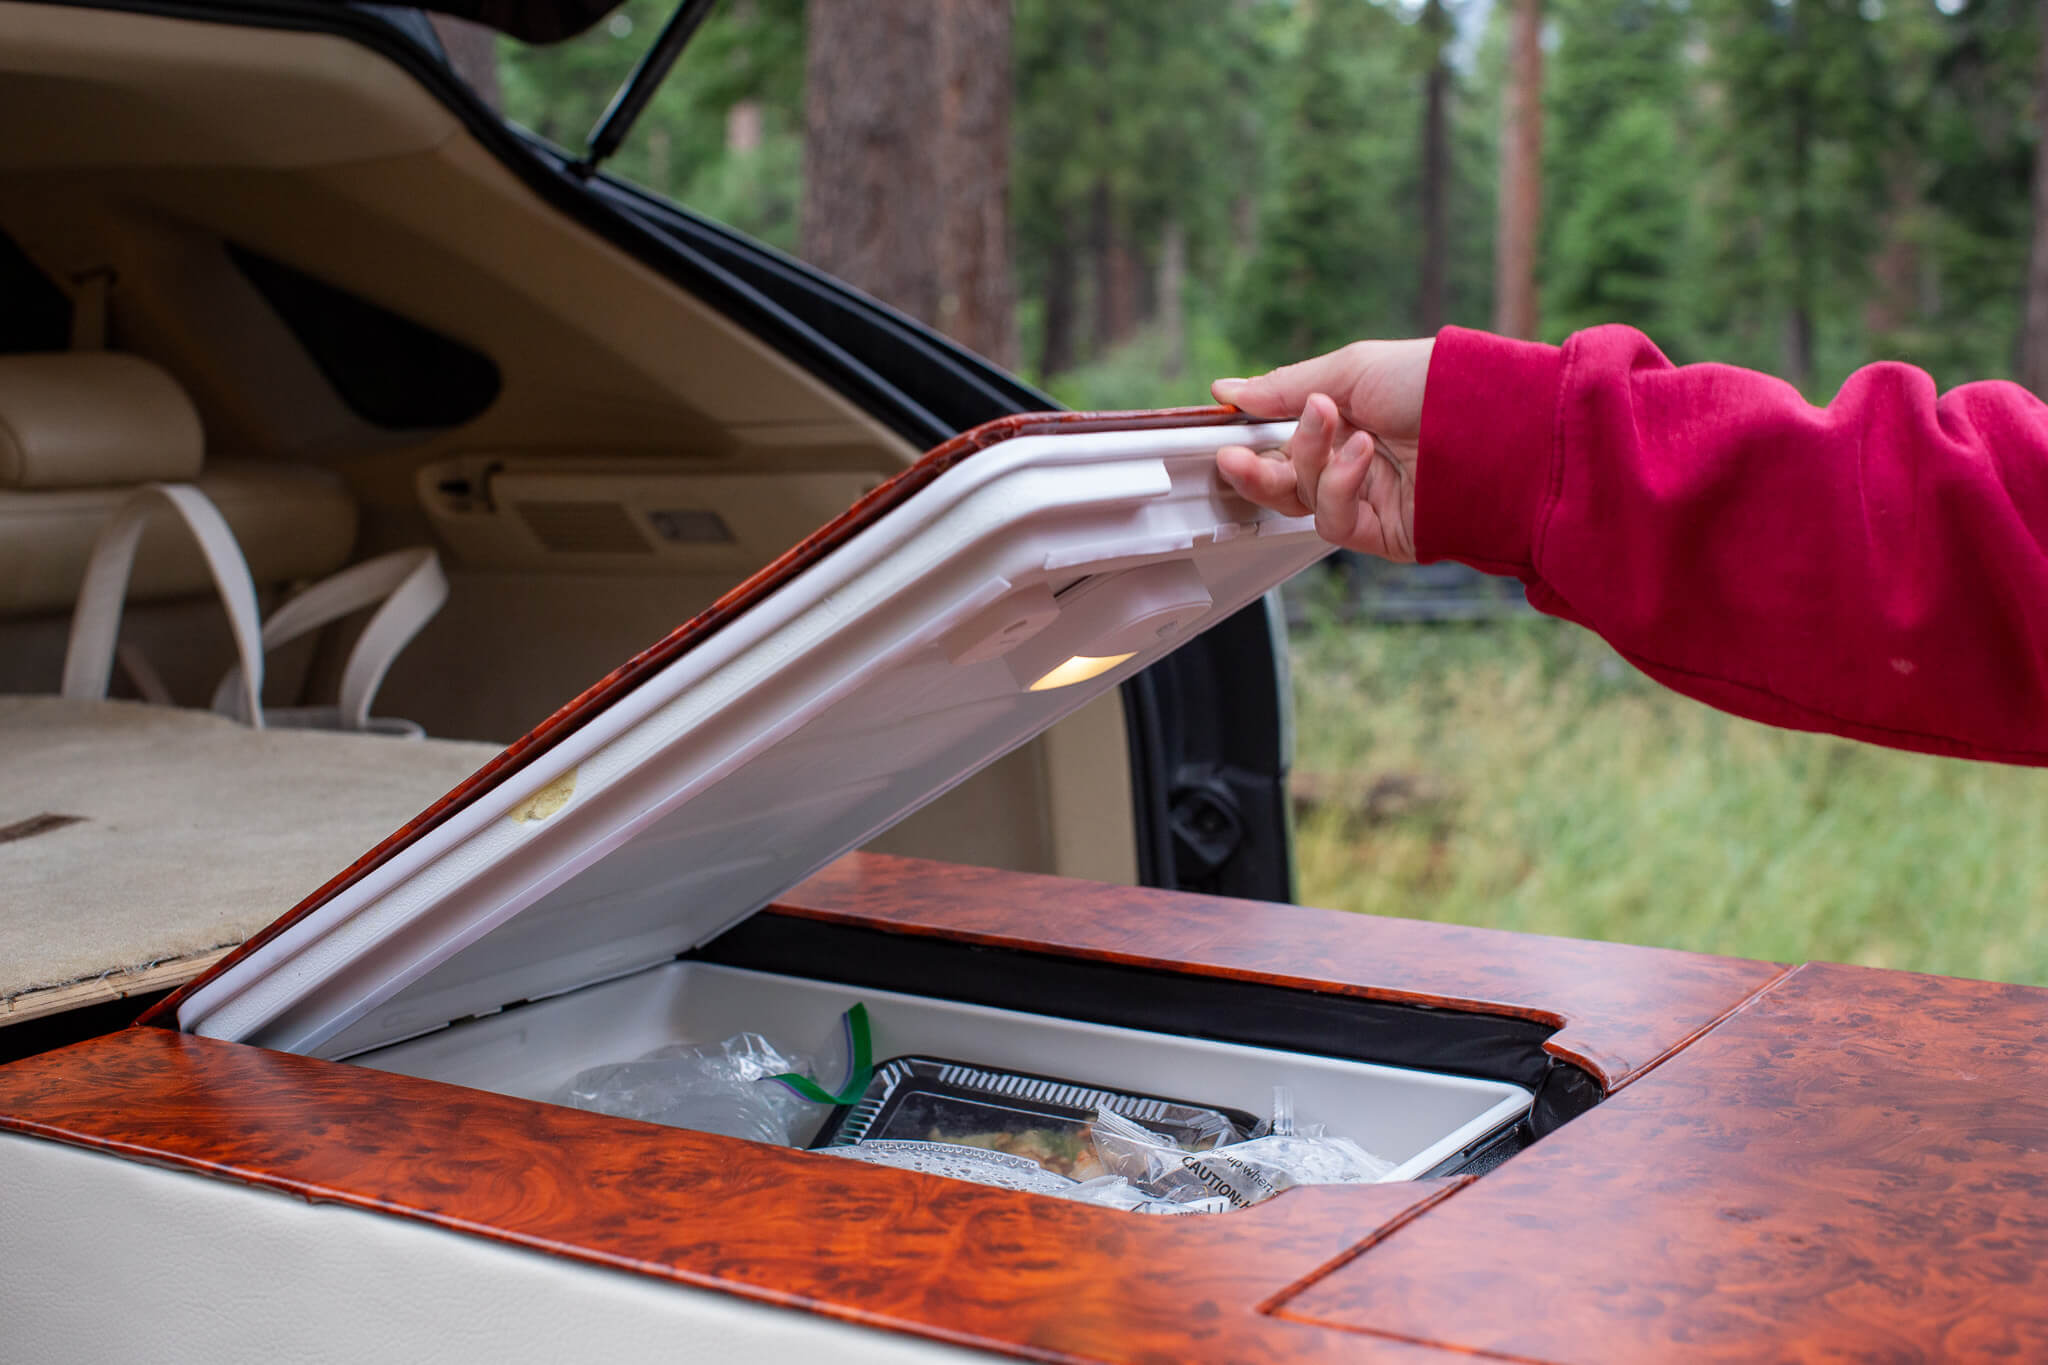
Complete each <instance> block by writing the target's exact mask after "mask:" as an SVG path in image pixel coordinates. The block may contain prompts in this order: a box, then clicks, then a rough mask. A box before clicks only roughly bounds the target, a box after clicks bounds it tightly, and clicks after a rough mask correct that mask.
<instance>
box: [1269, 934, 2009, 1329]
mask: <svg viewBox="0 0 2048 1365" xmlns="http://www.w3.org/2000/svg"><path fill="white" fill-rule="evenodd" d="M1280 1311H1281V1312H1282V1313H1283V1314H1284V1315H1285V1316H1287V1317H1289V1318H1292V1319H1293V1320H1295V1321H1300V1322H1320V1323H1325V1324H1330V1325H1334V1326H1340V1327H1344V1328H1347V1329H1352V1330H1357V1331H1360V1332H1363V1333H1387V1334H1392V1335H1393V1336H1395V1337H1398V1338H1402V1339H1408V1340H1417V1341H1427V1342H1437V1343H1442V1344H1446V1345H1449V1346H1453V1347H1456V1348H1457V1349H1460V1350H1468V1351H1479V1352H1491V1353H1495V1354H1498V1355H1500V1356H1503V1357H1507V1358H1512V1359H1541V1360H1554V1361H1574V1362H1579V1361H1585V1362H1604V1361H1616V1362H1624V1361H1625V1362H1642V1361H1656V1360H1681V1359H1682V1360H1687V1361H1698V1360H1710V1361H1743V1362H1748V1361H1759V1360H1774V1361H1776V1360H1796V1361H1937V1360H1991V1359H1996V1360H2008V1361H2041V1360H2048V991H2041V990H2036V989H2030V988H2027V987H2023V986H2002V985H1991V984H1986V983H1982V982H1972V981H1954V980H1946V979H1942V978H1938V977H1925V976H1913V975H1907V974H1904V973H1891V972H1875V971H1869V970H1864V969H1860V968H1853V967H1832V966H1807V967H1802V968H1800V969H1798V970H1797V971H1796V972H1794V973H1793V974H1792V975H1791V976H1789V977H1788V978H1787V979H1786V980H1785V981H1784V982H1783V983H1781V984H1780V985H1778V986H1776V987H1774V988H1773V989H1771V990H1770V991H1768V992H1766V993H1765V994H1764V995H1762V996H1761V997H1759V998H1758V999H1757V1000H1756V1001H1755V1002H1754V1003H1753V1004H1751V1005H1750V1006H1748V1007H1747V1008H1745V1009H1744V1010H1743V1011H1742V1012H1741V1013H1739V1014H1737V1015H1735V1016H1734V1017H1733V1018H1731V1019H1729V1020H1728V1021H1727V1022H1726V1023H1724V1024H1722V1025H1721V1026H1720V1027H1718V1028H1716V1029H1715V1030H1714V1031H1713V1032H1711V1033H1709V1034H1707V1036H1706V1037H1704V1038H1703V1039H1701V1040H1700V1041H1699V1042H1697V1043H1695V1044H1694V1045H1693V1046H1691V1047H1689V1048H1687V1049H1686V1050H1685V1051H1684V1052H1681V1053H1680V1054H1678V1056H1676V1057H1674V1058H1673V1059H1672V1060H1670V1061H1668V1062H1666V1063H1665V1064H1664V1065H1662V1066H1660V1067H1658V1068H1657V1069H1656V1070H1655V1071H1653V1072H1651V1073H1650V1074H1649V1075H1648V1076H1646V1077H1644V1078H1643V1079H1642V1080H1640V1081H1638V1082H1636V1083H1635V1084H1634V1085H1632V1086H1630V1087H1629V1088H1628V1089H1627V1090H1625V1091H1623V1092H1622V1093H1621V1094H1620V1095H1618V1096H1616V1097H1615V1098H1613V1099H1611V1100H1609V1101H1607V1102H1606V1103H1605V1104H1603V1105H1601V1106H1600V1107H1599V1108H1597V1109H1595V1110H1593V1111H1592V1112H1591V1113H1589V1114H1586V1115H1584V1116H1582V1117H1580V1118H1579V1119H1577V1120H1575V1121H1573V1122H1572V1123H1570V1124H1568V1125H1567V1126H1566V1127H1564V1128H1563V1129H1561V1130H1560V1131H1558V1132H1557V1133H1556V1134H1554V1135H1553V1136H1551V1137H1550V1138H1548V1139H1546V1140H1545V1141H1543V1142H1541V1143H1539V1144H1537V1145H1536V1146H1535V1147H1534V1148H1532V1149H1530V1150H1529V1151H1527V1152H1524V1153H1522V1154H1521V1155H1520V1156H1518V1157H1516V1158H1515V1159H1514V1160H1513V1161H1511V1162H1509V1163H1508V1164H1507V1165H1505V1166H1503V1167H1502V1168H1501V1169H1499V1170H1497V1171H1495V1172H1493V1173H1491V1174H1489V1175H1487V1176H1486V1177H1484V1178H1483V1179H1481V1180H1479V1181H1477V1182H1475V1183H1474V1184H1472V1185H1470V1186H1468V1187H1467V1188H1465V1189H1463V1190H1461V1191H1459V1192H1458V1193H1457V1194H1456V1195H1455V1196H1454V1197H1453V1198H1450V1199H1448V1200H1446V1201H1445V1202H1444V1203H1442V1204H1441V1205H1439V1206H1438V1207H1437V1208H1434V1209H1432V1210H1431V1211H1430V1213H1429V1215H1428V1216H1427V1217H1425V1218H1422V1219H1420V1220H1418V1221H1417V1222H1415V1223H1413V1224H1411V1225H1410V1226H1409V1227H1407V1228H1406V1229H1404V1230H1403V1231H1402V1232H1401V1234H1400V1235H1399V1236H1396V1237H1394V1238H1392V1239H1390V1240H1389V1241H1387V1242H1386V1243H1385V1244H1383V1245H1381V1246H1379V1247H1377V1248H1375V1249H1373V1250H1372V1251H1370V1252H1368V1253H1367V1254H1366V1255H1364V1256H1363V1257H1361V1258H1359V1259H1358V1260H1357V1261H1354V1262H1353V1263H1351V1264H1350V1265H1347V1266H1345V1267H1343V1268H1341V1269H1339V1270H1338V1271H1336V1272H1334V1273H1333V1274H1332V1275H1330V1276H1328V1277H1326V1278H1325V1279H1323V1280H1321V1281H1319V1282H1317V1283H1314V1284H1312V1285H1309V1286H1308V1287H1306V1288H1305V1289H1303V1290H1302V1291H1301V1292H1300V1293H1299V1294H1297V1295H1295V1296H1293V1297H1292V1298H1290V1299H1288V1300H1287V1301H1285V1302H1284V1303H1283V1304H1282V1305H1281V1307H1280Z"/></svg>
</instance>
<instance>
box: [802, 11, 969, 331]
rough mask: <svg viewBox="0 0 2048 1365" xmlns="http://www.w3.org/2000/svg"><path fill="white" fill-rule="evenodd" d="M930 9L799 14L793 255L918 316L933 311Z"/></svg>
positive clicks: (934, 118) (934, 91) (934, 93)
mask: <svg viewBox="0 0 2048 1365" xmlns="http://www.w3.org/2000/svg"><path fill="white" fill-rule="evenodd" d="M935 11H936V7H935V6H932V5H929V4H927V3H925V0H811V3H810V4H809V5H808V6H807V7H806V18H805V22H806V25H807V32H806V34H805V54H804V172H805V173H804V188H803V207H802V233H801V240H802V251H803V256H804V258H805V259H806V260H808V261H810V262H811V263H812V264H813V265H816V266H818V267H819V268H820V269H822V270H825V271H827V272H829V273H831V274H833V275H837V276H838V277H839V278H841V279H843V280H845V281H846V282H847V283H849V284H851V285H853V286H854V287H855V288H858V289H864V290H866V291H867V292H868V293H870V294H873V295H874V296H875V297H876V298H878V299H880V300H882V301H883V302H884V303H888V304H893V305H894V306H895V307H897V308H900V309H902V310H903V311H904V312H906V313H908V314H910V315H911V316H912V317H915V318H919V319H921V320H923V321H925V322H931V321H934V320H935V319H936V318H937V317H938V313H939V281H938V275H937V273H936V272H935V271H934V270H933V269H932V258H933V251H934V248H935V247H936V246H937V242H936V241H935V240H934V237H933V225H934V224H935V223H936V222H937V221H938V216H939V207H940V205H939V185H938V166H937V161H938V158H937V157H936V155H935V151H936V148H935V146H934V141H935V135H936V133H937V129H938V121H939V119H938V115H939V108H938V105H939V99H938V93H939V92H938V83H937V82H936V81H935V80H934V79H933V63H934V60H935V58H936V57H937V46H938V43H937V33H936V28H937V25H936V23H935V22H934V20H935V17H936V14H935Z"/></svg>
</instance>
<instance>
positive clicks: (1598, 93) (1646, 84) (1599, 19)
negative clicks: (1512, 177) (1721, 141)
mask: <svg viewBox="0 0 2048 1365" xmlns="http://www.w3.org/2000/svg"><path fill="white" fill-rule="evenodd" d="M1553 16H1554V18H1555V21H1556V22H1557V23H1558V25H1559V27H1560V29H1561V30H1562V31H1563V34H1564V38H1563V41H1562V42H1561V43H1560V44H1559V45H1558V49H1557V52H1556V54H1555V55H1554V56H1553V57H1552V59H1551V62H1550V69H1549V73H1548V80H1547V81H1546V89H1545V100H1544V104H1545V108H1544V116H1545V122H1544V143H1545V146H1544V167H1543V169H1544V181H1545V193H1546V197H1547V199H1548V200H1549V202H1550V204H1551V205H1552V208H1551V211H1550V213H1549V215H1548V218H1547V219H1546V225H1545V226H1546V233H1545V238H1546V240H1545V243H1544V248H1545V250H1544V255H1545V265H1546V269H1545V271H1544V278H1543V324H1544V331H1545V333H1546V334H1547V335H1548V336H1549V337H1550V338H1551V339H1553V340H1562V339H1563V338H1564V337H1565V336H1568V335H1569V334H1570V333H1572V332H1575V331H1577V330H1579V329H1580V328H1583V327H1591V326H1595V325H1597V324H1599V323H1603V322H1614V321H1618V320H1626V321H1628V322H1631V323H1633V324H1634V325H1635V326H1637V327H1640V328H1642V329H1643V330H1644V331H1646V332H1649V333H1650V334H1651V335H1652V336H1654V337H1656V338H1657V339H1658V340H1659V341H1660V342H1662V343H1663V345H1664V347H1665V349H1666V350H1667V351H1669V352H1671V353H1673V354H1674V355H1676V356H1680V357H1683V355H1684V353H1685V351H1686V350H1687V349H1689V348H1688V347H1687V346H1686V345H1685V344H1684V342H1685V339H1686V333H1687V330H1688V324H1689V317H1688V313H1687V309H1686V301H1685V290H1686V279H1685V272H1686V266H1687V261H1688V257H1689V255H1690V253H1689V252H1688V250H1687V240H1688V220H1689V217H1690V215H1689V207H1690V205H1689V202H1688V201H1689V197H1690V188H1691V186H1692V184H1693V183H1694V181H1695V179H1696V172H1695V171H1694V167H1693V158H1694V149H1693V148H1692V146H1691V145H1690V143H1689V141H1688V140H1687V138H1686V137H1685V132H1686V130H1687V129H1688V128H1689V127H1690V126H1691V124H1692V123H1693V121H1694V120H1693V118H1692V104H1693V100H1692V97H1691V96H1692V92H1691V89H1690V82H1689V80H1688V77H1689V75H1690V74H1691V73H1690V72H1689V70H1688V66H1687V61H1686V57H1685V50H1684V45H1685V36H1686V28H1687V23H1688V21H1687V18H1686V16H1685V15H1684V14H1683V13H1681V12H1680V11H1679V10H1678V9H1676V8H1674V7H1673V6H1672V5H1671V4H1669V3H1667V0H1557V5H1556V8H1555V10H1554V11H1553Z"/></svg>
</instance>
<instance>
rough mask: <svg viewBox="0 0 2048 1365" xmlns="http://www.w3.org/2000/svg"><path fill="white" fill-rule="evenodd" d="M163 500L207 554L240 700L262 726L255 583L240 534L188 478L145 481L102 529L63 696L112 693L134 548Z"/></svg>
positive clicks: (76, 611) (76, 618) (74, 624)
mask: <svg viewBox="0 0 2048 1365" xmlns="http://www.w3.org/2000/svg"><path fill="white" fill-rule="evenodd" d="M166 503H167V504H169V505H170V508H171V510H172V511H174V512H176V513H177V514H178V519H179V521H180V522H181V523H182V524H183V525H184V527H185V529H186V530H187V531H189V532H190V533H191V535H192V538H193V540H195V541H197V542H198V544H199V550H200V553H201V554H203V555H204V556H205V557H206V567H207V571H208V572H209V573H211V574H212V575H213V585H214V587H215V588H216V589H217V590H218V591H219V593H220V600H221V605H222V606H224V607H226V608H227V613H228V626H229V629H230V630H231V631H232V632H233V634H234V637H235V653H236V655H237V656H238V657H239V658H240V659H241V661H242V662H241V666H240V669H239V674H240V683H241V691H242V694H243V697H242V704H243V705H244V706H245V707H246V708H247V714H248V715H249V716H250V717H252V719H251V721H250V723H251V724H252V725H254V726H255V727H256V728H257V729H261V728H262V727H263V708H262V702H261V697H262V695H263V644H262V627H261V626H260V624H259V622H260V621H261V619H262V618H261V616H260V615H259V614H258V612H257V608H256V584H255V582H254V581H253V580H252V579H251V578H250V576H249V565H248V563H247V561H245V560H244V559H243V558H242V551H241V547H240V546H238V545H236V544H235V533H234V532H233V531H231V530H229V529H228V524H227V522H226V520H225V519H223V518H222V516H221V514H220V511H219V509H218V508H216V507H215V506H214V505H213V503H212V501H211V500H209V499H208V498H207V496H206V495H205V494H204V493H201V492H200V491H199V490H198V489H196V488H194V487H192V486H191V485H190V484H182V483H152V484H144V485H143V486H142V487H140V488H138V489H136V490H135V492H134V493H133V494H132V495H130V496H129V498H128V499H127V501H125V502H123V503H122V504H121V505H120V506H119V507H118V508H116V509H115V510H114V514H113V515H112V516H111V517H109V518H107V523H106V525H104V526H102V527H101V528H100V533H99V537H98V539H96V540H95V541H94V542H93V547H92V554H91V555H90V556H89V557H88V558H87V559H86V564H85V580H84V582H82V583H81V584H80V585H79V588H78V604H77V606H75V607H74V608H73V609H72V612H71V638H70V640H69V642H68V643H67V644H66V646H65V650H64V681H63V687H62V691H63V694H64V695H65V696H67V697H76V698H81V699H84V700H90V701H97V700H101V699H103V698H105V696H106V695H107V682H108V679H109V678H110V677H111V675H112V673H113V670H114V648H115V645H116V644H117V643H118V641H119V637H120V633H121V611H122V608H123V606H124V605H125V604H126V601H127V597H128V580H129V578H130V576H131V575H132V574H133V572H134V569H135V550H136V547H137V546H138V545H139V544H140V543H141V540H142V532H143V528H144V526H145V525H146V524H147V523H148V521H149V516H150V513H151V512H153V511H155V510H156V508H157V507H158V506H159V505H161V504H166Z"/></svg>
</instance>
